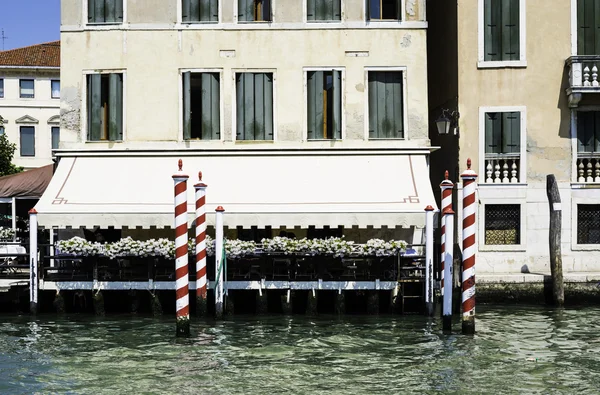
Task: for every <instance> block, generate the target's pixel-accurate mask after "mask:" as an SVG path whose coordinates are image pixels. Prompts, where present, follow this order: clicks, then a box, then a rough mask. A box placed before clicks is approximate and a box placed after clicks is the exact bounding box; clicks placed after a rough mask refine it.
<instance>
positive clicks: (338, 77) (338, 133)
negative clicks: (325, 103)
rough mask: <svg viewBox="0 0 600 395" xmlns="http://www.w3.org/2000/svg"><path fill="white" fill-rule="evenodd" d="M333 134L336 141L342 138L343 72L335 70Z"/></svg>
mask: <svg viewBox="0 0 600 395" xmlns="http://www.w3.org/2000/svg"><path fill="white" fill-rule="evenodd" d="M332 74H333V125H332V127H333V133H332V136H333V138H334V139H341V138H342V72H341V71H339V70H333V72H332Z"/></svg>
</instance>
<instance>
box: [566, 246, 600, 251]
mask: <svg viewBox="0 0 600 395" xmlns="http://www.w3.org/2000/svg"><path fill="white" fill-rule="evenodd" d="M571 250H572V251H600V244H573V245H572V246H571Z"/></svg>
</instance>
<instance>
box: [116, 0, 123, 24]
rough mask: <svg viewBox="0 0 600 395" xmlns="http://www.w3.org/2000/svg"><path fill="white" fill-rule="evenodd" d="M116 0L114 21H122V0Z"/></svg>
mask: <svg viewBox="0 0 600 395" xmlns="http://www.w3.org/2000/svg"><path fill="white" fill-rule="evenodd" d="M115 1H116V3H117V4H116V7H117V9H116V11H115V15H116V17H117V18H116V22H123V0H115Z"/></svg>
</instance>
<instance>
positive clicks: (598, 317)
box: [0, 306, 600, 394]
mask: <svg viewBox="0 0 600 395" xmlns="http://www.w3.org/2000/svg"><path fill="white" fill-rule="evenodd" d="M0 319H1V322H2V323H1V324H0V393H1V394H30V393H39V394H48V393H60V394H62V393H70V394H125V393H126V394H142V393H155V394H175V393H178V394H184V393H190V394H191V393H197V394H233V393H235V394H274V393H294V394H315V393H340V394H341V393H344V394H376V393H377V394H379V393H381V394H389V393H397V394H407V393H417V394H421V393H455V394H470V393H472V394H524V393H538V394H559V393H560V394H562V393H564V394H594V393H600V309H598V308H585V309H579V310H575V309H567V310H561V311H554V310H550V309H543V308H517V307H510V306H507V307H501V308H489V307H487V308H486V307H481V308H480V309H479V315H478V320H477V335H476V336H475V337H473V338H470V337H465V336H462V335H460V334H459V331H460V324H459V323H458V322H457V325H456V326H455V332H456V334H453V335H444V334H442V333H441V322H440V320H438V319H434V320H428V319H426V318H424V317H416V316H413V317H407V316H404V317H399V316H379V317H354V316H348V317H343V318H338V317H319V318H308V317H302V316H293V317H283V316H277V317H266V318H265V317H262V318H261V317H235V319H230V320H224V321H222V322H219V323H216V324H215V323H209V322H204V323H199V322H198V321H197V320H193V325H192V330H193V334H192V336H191V337H190V338H188V339H183V340H177V339H175V338H174V332H175V327H174V322H173V320H172V319H171V317H167V318H164V319H160V320H157V319H152V318H144V317H138V316H118V317H114V316H113V317H106V318H102V319H97V318H94V317H91V316H70V317H65V318H57V317H55V316H51V315H49V316H40V317H38V318H35V319H34V318H30V317H27V316H22V317H14V316H2V317H0Z"/></svg>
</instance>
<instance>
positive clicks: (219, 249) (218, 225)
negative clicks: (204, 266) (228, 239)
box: [215, 206, 225, 318]
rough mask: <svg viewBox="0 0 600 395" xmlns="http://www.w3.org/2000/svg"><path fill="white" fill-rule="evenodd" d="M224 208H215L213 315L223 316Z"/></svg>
mask: <svg viewBox="0 0 600 395" xmlns="http://www.w3.org/2000/svg"><path fill="white" fill-rule="evenodd" d="M224 212H225V209H224V208H223V207H221V206H219V207H217V209H216V210H215V265H216V268H215V316H216V317H217V318H222V317H223V300H224V298H225V296H224V292H223V278H224V276H223V274H224V273H223V271H224V270H225V268H224V265H223V263H224V262H223V261H224V259H223V255H225V244H224V240H223V213H224Z"/></svg>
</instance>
